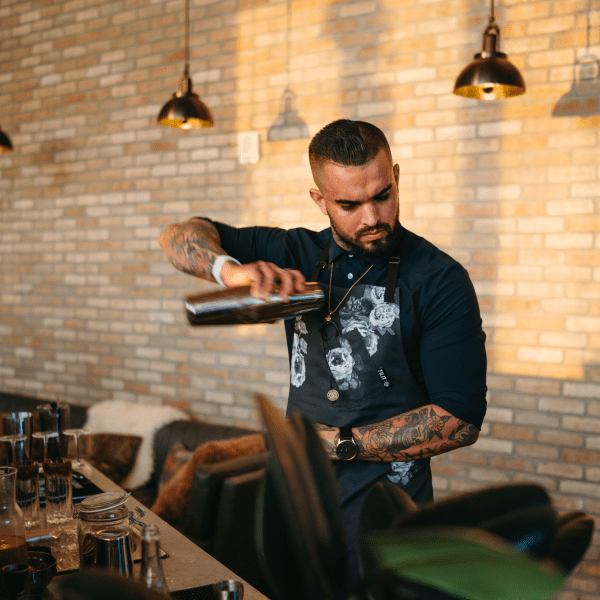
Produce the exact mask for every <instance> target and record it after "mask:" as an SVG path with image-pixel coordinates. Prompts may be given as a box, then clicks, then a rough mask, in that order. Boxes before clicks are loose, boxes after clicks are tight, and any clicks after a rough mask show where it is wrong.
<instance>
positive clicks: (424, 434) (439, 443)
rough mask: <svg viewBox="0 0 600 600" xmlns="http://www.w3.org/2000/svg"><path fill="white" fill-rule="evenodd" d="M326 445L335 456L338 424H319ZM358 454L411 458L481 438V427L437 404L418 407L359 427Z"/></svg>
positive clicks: (369, 457) (356, 436) (362, 456)
mask: <svg viewBox="0 0 600 600" xmlns="http://www.w3.org/2000/svg"><path fill="white" fill-rule="evenodd" d="M316 428H317V430H318V431H320V432H324V433H321V436H322V438H323V442H324V444H325V448H326V450H327V452H328V454H330V455H331V456H335V445H336V444H337V440H338V437H339V434H338V433H337V428H335V427H328V426H326V425H320V424H319V425H316ZM353 432H354V439H355V440H356V443H357V444H358V448H359V451H358V458H359V459H360V460H373V461H409V460H415V459H418V458H428V457H431V456H435V455H437V454H443V453H444V452H449V451H450V450H454V449H456V448H460V447H461V446H469V445H471V444H473V443H475V442H476V441H477V437H478V435H479V430H478V429H477V428H476V427H474V426H473V425H470V424H469V423H467V422H466V421H462V420H460V419H456V418H455V417H453V416H452V415H451V414H449V413H447V412H446V411H443V410H441V409H440V408H439V407H437V406H435V405H428V406H424V407H422V408H417V409H415V410H412V411H410V412H408V413H404V414H402V415H398V416H397V417H392V418H390V419H386V420H385V421H382V422H381V423H376V424H374V425H366V426H364V427H356V428H354V430H353Z"/></svg>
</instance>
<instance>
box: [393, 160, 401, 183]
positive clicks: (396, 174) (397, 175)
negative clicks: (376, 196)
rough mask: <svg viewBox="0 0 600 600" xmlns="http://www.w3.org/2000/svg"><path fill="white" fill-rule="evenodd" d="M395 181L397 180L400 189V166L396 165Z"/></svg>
mask: <svg viewBox="0 0 600 600" xmlns="http://www.w3.org/2000/svg"><path fill="white" fill-rule="evenodd" d="M394 179H395V180H396V187H398V183H399V182H400V165H398V164H396V165H394Z"/></svg>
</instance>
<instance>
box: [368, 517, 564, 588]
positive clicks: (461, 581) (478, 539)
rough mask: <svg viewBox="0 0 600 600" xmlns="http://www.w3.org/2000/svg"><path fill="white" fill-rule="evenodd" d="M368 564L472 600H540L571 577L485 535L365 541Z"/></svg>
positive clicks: (458, 531)
mask: <svg viewBox="0 0 600 600" xmlns="http://www.w3.org/2000/svg"><path fill="white" fill-rule="evenodd" d="M364 542H365V543H364V545H363V551H364V552H365V553H366V554H367V556H366V557H365V558H366V559H367V561H366V562H368V563H369V564H371V565H373V564H375V563H376V564H377V565H378V567H379V569H381V570H385V569H391V570H392V571H394V572H395V573H396V574H397V575H399V576H401V577H404V578H406V579H411V580H413V581H417V582H419V583H423V584H426V585H429V586H431V587H434V588H437V589H440V590H443V591H445V592H448V593H450V594H454V595H456V596H457V597H458V598H464V599H468V600H541V599H543V598H548V597H549V596H551V595H552V594H554V593H555V592H557V591H558V590H560V589H561V588H562V586H563V583H564V580H565V579H566V574H565V573H563V572H562V571H559V570H558V569H556V568H554V567H553V566H551V564H550V563H548V562H545V561H539V560H535V559H534V558H532V557H531V556H530V555H528V554H527V553H526V552H523V551H520V550H518V549H515V548H514V547H512V546H510V545H509V544H507V543H506V542H505V541H504V540H502V539H501V538H500V537H498V536H495V535H493V534H489V533H487V532H485V531H483V530H480V529H472V528H463V527H461V528H458V527H442V528H440V527H430V528H407V529H405V530H404V531H403V532H402V533H397V534H395V535H384V534H373V535H369V536H367V537H366V538H365V540H364Z"/></svg>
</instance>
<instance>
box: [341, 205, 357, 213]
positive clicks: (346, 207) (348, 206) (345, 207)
mask: <svg viewBox="0 0 600 600" xmlns="http://www.w3.org/2000/svg"><path fill="white" fill-rule="evenodd" d="M354 207H355V205H354V204H340V208H341V209H342V210H345V211H346V212H349V211H351V210H353V209H354Z"/></svg>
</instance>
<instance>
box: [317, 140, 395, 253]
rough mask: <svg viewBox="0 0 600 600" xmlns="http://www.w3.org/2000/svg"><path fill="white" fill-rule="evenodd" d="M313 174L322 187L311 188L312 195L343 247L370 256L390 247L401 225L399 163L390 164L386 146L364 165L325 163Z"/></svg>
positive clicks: (334, 235)
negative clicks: (350, 165)
mask: <svg viewBox="0 0 600 600" xmlns="http://www.w3.org/2000/svg"><path fill="white" fill-rule="evenodd" d="M313 176H314V177H315V181H316V182H317V185H318V186H319V189H311V190H310V195H311V198H312V199H313V200H314V202H315V203H316V204H317V206H318V207H319V208H320V210H321V212H322V213H323V214H324V215H328V216H329V220H330V222H331V228H332V229H333V237H334V239H335V241H336V242H337V243H338V244H339V245H340V246H341V247H342V248H345V249H346V250H356V251H357V252H360V253H361V254H364V255H365V256H370V257H376V256H381V255H382V254H384V253H385V252H386V251H387V250H389V248H390V247H391V245H392V242H393V240H394V235H395V233H396V231H397V230H398V227H399V220H398V218H399V201H398V180H399V177H400V167H399V166H398V165H392V164H391V162H390V160H389V158H388V156H387V154H386V153H385V150H380V151H379V153H378V154H377V156H375V158H374V159H373V160H372V161H371V162H370V163H368V164H366V165H363V166H361V167H343V166H341V165H338V164H336V163H332V162H327V163H324V164H322V165H319V166H317V167H315V169H314V170H313Z"/></svg>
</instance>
